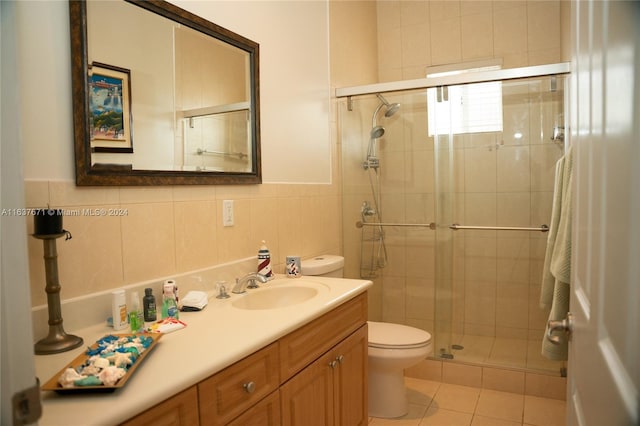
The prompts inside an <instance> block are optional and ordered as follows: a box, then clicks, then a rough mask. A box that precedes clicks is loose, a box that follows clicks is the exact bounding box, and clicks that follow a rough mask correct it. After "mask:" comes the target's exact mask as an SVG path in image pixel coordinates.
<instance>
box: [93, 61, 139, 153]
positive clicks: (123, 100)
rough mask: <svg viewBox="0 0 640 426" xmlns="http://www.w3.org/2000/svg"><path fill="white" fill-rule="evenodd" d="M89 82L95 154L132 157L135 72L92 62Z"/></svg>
mask: <svg viewBox="0 0 640 426" xmlns="http://www.w3.org/2000/svg"><path fill="white" fill-rule="evenodd" d="M88 82H89V87H88V93H89V131H90V136H91V151H92V152H115V153H132V152H133V127H132V114H131V71H130V70H128V69H126V68H120V67H116V66H113V65H107V64H103V63H99V62H92V63H91V66H90V67H89V78H88Z"/></svg>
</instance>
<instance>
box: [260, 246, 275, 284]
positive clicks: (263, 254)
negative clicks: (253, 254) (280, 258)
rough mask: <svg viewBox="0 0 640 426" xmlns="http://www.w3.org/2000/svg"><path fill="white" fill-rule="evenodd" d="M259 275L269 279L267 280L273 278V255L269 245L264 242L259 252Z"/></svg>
mask: <svg viewBox="0 0 640 426" xmlns="http://www.w3.org/2000/svg"><path fill="white" fill-rule="evenodd" d="M258 273H259V274H260V275H263V276H265V277H267V279H272V278H273V271H272V270H271V253H270V252H269V249H268V248H267V243H266V242H265V241H264V240H262V246H260V250H258Z"/></svg>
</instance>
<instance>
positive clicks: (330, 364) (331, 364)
mask: <svg viewBox="0 0 640 426" xmlns="http://www.w3.org/2000/svg"><path fill="white" fill-rule="evenodd" d="M337 365H338V361H336V360H333V361H331V362H330V363H329V367H331V368H336V366H337Z"/></svg>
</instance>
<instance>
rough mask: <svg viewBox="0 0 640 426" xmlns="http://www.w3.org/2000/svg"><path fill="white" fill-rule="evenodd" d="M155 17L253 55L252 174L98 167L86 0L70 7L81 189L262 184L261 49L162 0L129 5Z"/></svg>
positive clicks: (74, 0) (134, 0)
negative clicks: (92, 124) (93, 139)
mask: <svg viewBox="0 0 640 426" xmlns="http://www.w3.org/2000/svg"><path fill="white" fill-rule="evenodd" d="M126 1H127V2H129V3H133V4H135V5H137V6H139V7H142V8H144V9H146V10H148V11H150V12H153V13H156V14H158V15H161V16H164V17H166V18H168V19H170V20H172V21H175V22H178V23H180V24H183V25H185V26H188V27H191V28H193V29H195V30H197V31H200V32H202V33H204V34H208V35H210V36H211V37H214V38H216V39H218V40H221V41H224V42H226V43H229V44H231V45H233V46H235V47H238V48H240V49H242V50H244V51H246V52H248V53H249V57H250V77H251V94H250V95H251V122H252V129H251V132H252V135H251V137H252V144H251V145H252V148H253V149H252V152H251V156H252V171H251V172H247V173H236V172H212V171H207V172H199V171H168V170H132V169H131V167H127V166H126V165H117V164H115V165H113V166H110V165H107V166H101V167H92V165H91V164H92V163H91V148H90V145H89V143H90V129H89V96H88V76H89V73H88V67H89V64H88V51H87V48H88V40H87V13H86V12H87V10H86V6H87V5H86V2H85V0H82V1H78V0H70V1H69V17H70V27H71V76H72V96H73V125H74V147H75V162H76V185H79V186H131V185H214V184H221V185H231V184H258V183H262V166H261V163H260V99H259V93H260V90H259V45H258V44H257V43H255V42H253V41H251V40H249V39H247V38H244V37H242V36H240V35H238V34H236V33H234V32H232V31H229V30H227V29H225V28H222V27H220V26H218V25H216V24H214V23H212V22H209V21H207V20H206V19H203V18H201V17H199V16H197V15H194V14H192V13H190V12H187V11H185V10H183V9H181V8H179V7H177V6H174V5H172V4H171V3H168V2H165V1H162V0H144V1H141V0H126Z"/></svg>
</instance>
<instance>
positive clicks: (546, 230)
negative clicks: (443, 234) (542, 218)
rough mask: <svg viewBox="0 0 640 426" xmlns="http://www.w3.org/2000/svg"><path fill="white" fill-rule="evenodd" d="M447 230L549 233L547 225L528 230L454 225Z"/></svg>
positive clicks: (510, 227)
mask: <svg viewBox="0 0 640 426" xmlns="http://www.w3.org/2000/svg"><path fill="white" fill-rule="evenodd" d="M449 228H451V229H453V230H454V231H457V230H458V229H482V230H487V231H491V230H493V231H540V232H549V227H548V226H547V225H540V227H539V228H528V227H519V226H464V225H458V224H457V223H454V224H453V225H450V226H449Z"/></svg>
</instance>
